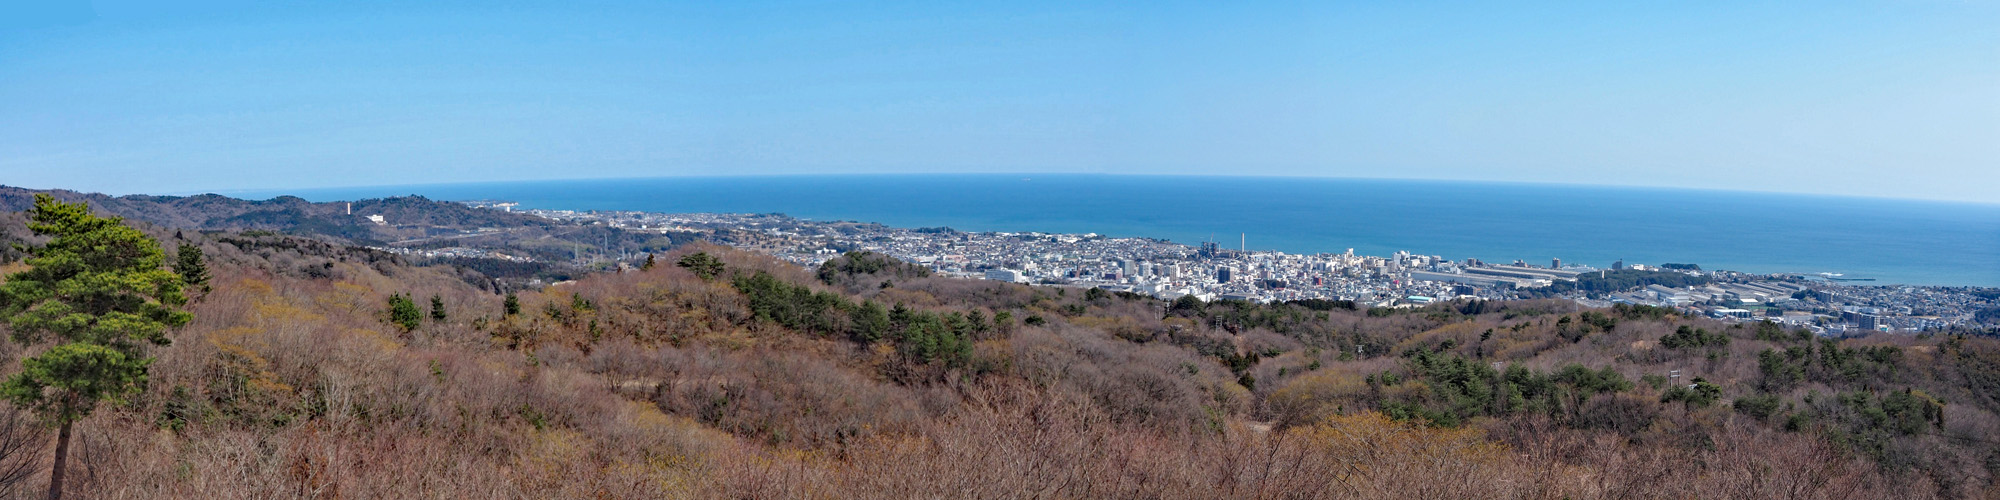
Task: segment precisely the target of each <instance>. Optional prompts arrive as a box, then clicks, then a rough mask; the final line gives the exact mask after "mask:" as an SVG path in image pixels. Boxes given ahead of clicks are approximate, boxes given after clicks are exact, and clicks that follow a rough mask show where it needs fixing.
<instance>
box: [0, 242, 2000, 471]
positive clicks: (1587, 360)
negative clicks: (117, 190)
mask: <svg viewBox="0 0 2000 500" xmlns="http://www.w3.org/2000/svg"><path fill="white" fill-rule="evenodd" d="M13 217H15V218H11V219H4V220H0V222H4V223H6V224H20V222H21V219H19V218H18V214H16V215H14V216H13ZM147 231H148V233H149V234H151V235H153V236H154V237H155V238H159V239H161V240H162V241H164V242H166V243H167V245H166V246H167V248H169V249H170V250H171V249H175V248H179V245H180V244H181V243H185V244H187V245H189V246H190V247H191V248H199V249H201V251H202V253H203V254H204V262H206V264H207V265H206V268H207V269H206V271H207V274H208V275H209V276H210V278H209V280H208V291H206V292H201V293H191V301H190V302H189V303H188V305H187V306H186V310H187V311H188V312H189V313H191V314H192V320H191V321H190V322H188V323H187V324H186V325H185V326H183V327H179V328H176V329H173V330H172V331H170V332H169V333H168V337H169V338H170V339H171V340H172V343H171V345H168V346H165V347H160V348H156V349H154V350H153V353H154V355H156V356H157V360H156V361H155V362H153V363H152V365H151V367H150V375H149V377H148V380H147V382H146V386H145V389H144V391H143V392H141V393H139V394H137V395H134V396H133V397H130V398H128V399H127V400H126V401H124V402H122V403H118V404H107V405H104V406H102V407H100V408H99V409H98V411H97V413H96V414H94V415H93V416H91V417H90V418H88V419H85V420H82V421H80V422H78V423H77V424H76V425H77V428H78V434H77V438H76V439H77V442H76V443H75V444H73V449H72V456H71V459H70V463H71V464H72V465H71V469H69V470H70V476H69V478H70V479H69V481H70V484H72V486H71V489H70V491H71V492H72V494H73V495H74V496H76V497H79V498H161V497H193V496H203V497H222V498H335V497H340V498H375V497H398V498H401V497H412V496H420V497H454V498H464V497H477V498H490V497H541V498H575V497H610V498H657V497H668V498H799V497H814V498H822V497H824V498H959V497H981V498H990V497H1050V498H1133V497H1141V498H1563V497H1567V498H1690V497H1700V498H1744V497H1759V498H1763V497H1787V498H1889V497H1896V498H1930V497H1943V498H1987V497H1991V496H1993V495H1995V494H2000V483H1996V481H1995V477H1996V476H2000V445H1996V444H1995V443H1994V442H1993V440H1992V438H1991V436H1995V435H2000V419H1997V418H1996V417H1995V414H1996V412H2000V396H1996V395H2000V342H1996V341H1995V340H1994V339H1992V338H1986V337H1980V336H1971V335H1936V336H1924V337H1917V336H1906V335H1879V336H1873V337H1866V338H1859V339H1846V340H1831V339H1818V338H1814V337H1812V336H1811V335H1808V334H1802V333H1800V332H1796V331H1789V330H1785V329H1782V328H1777V327H1775V326H1773V325H1766V324H1725V323H1720V322H1716V321H1712V320H1707V319H1701V318H1688V317H1682V316H1679V315H1676V314H1674V313H1673V312H1672V311H1671V310H1666V309H1656V308H1647V307H1625V306H1620V307H1617V308H1611V309H1597V310H1592V309H1583V308H1580V307H1579V306H1577V305H1576V304H1574V303H1572V302H1567V301H1557V300H1542V301H1514V302H1456V303H1445V304H1436V305H1431V306H1427V307H1421V308H1409V309H1366V308H1360V307H1356V306H1355V305H1353V304H1345V303H1333V302H1327V303H1301V304H1253V303H1246V302H1213V303H1204V302H1201V301H1198V300H1183V301H1176V302H1172V303H1169V302H1164V301H1159V300H1155V299H1151V298H1146V297H1142V296H1137V295H1133V294H1126V293H1111V292H1105V291H1103V290H1097V289H1078V288H1063V287H1031V286H1025V285H1016V284H1009V283H1000V282H993V281H976V280H962V279H952V278H942V277H934V276H929V275H928V274H927V273H924V272H921V270H920V269H917V268H912V267H909V266H906V265H904V264H901V263H898V262H895V261H893V260H890V259H886V258H884V257H882V256H879V255H869V254H853V255H849V256H846V257H843V258H842V259H840V260H838V261H837V263H836V265H833V266H828V267H825V268H821V269H816V270H814V269H802V268H799V267H795V266H791V265H788V264H784V263H782V262H778V261H776V260H773V259H770V258H768V257H764V256H761V255H756V254H749V253H743V252H737V251H733V250H730V249H726V248H721V247H713V246H703V245H693V246H688V247H684V248H679V249H677V250H674V251H673V252H672V253H668V254H663V255H660V256H659V257H658V258H657V259H656V264H655V265H651V266H644V267H645V269H643V270H633V271H625V272H610V271H606V272H597V273H590V274H587V275H579V276H578V279H577V280H576V281H574V282H573V283H569V284H565V285H561V286H550V287H546V288H540V289H527V290H517V289H512V288H496V287H491V286H480V285H478V282H479V280H476V279H472V280H468V279H466V276H465V275H464V273H465V272H466V270H465V269H464V268H462V267H453V266H448V265H433V266H419V265H414V264H413V263H411V262H409V261H406V260H403V259H401V258H399V257H398V256H394V255H388V254H383V253H381V252H376V251H371V250H366V249H362V248H357V247H352V246H348V245H345V244H340V243H332V242H327V241H322V240H317V239H314V238H309V237H304V236H297V235H270V234H257V233H252V234H244V233H242V232H240V231H234V230H223V231H214V232H192V231H189V232H182V233H181V235H180V236H179V239H178V240H176V239H175V235H174V233H175V231H173V230H171V229H168V228H166V227H151V228H148V229H147ZM0 235H9V236H8V237H10V238H16V239H17V240H18V241H16V242H20V243H27V244H35V243H37V241H36V240H35V239H34V238H33V237H31V236H24V235H26V232H25V231H22V230H20V228H18V227H16V228H0ZM167 260H168V261H169V262H173V261H175V259H174V258H169V259H167ZM635 264H636V262H635ZM22 266H23V264H22V263H20V262H19V261H17V260H14V259H12V258H10V259H8V263H7V264H4V265H0V271H4V272H7V273H12V272H15V271H19V270H21V269H22ZM38 349H39V348H38V347H35V346H29V347H21V346H16V345H14V344H11V343H10V344H7V347H5V348H0V358H4V359H5V363H6V364H5V365H0V373H7V374H11V373H15V372H16V371H18V370H20V367H19V365H18V360H19V359H21V358H22V357H24V356H25V355H30V354H32V353H34V352H37V351H38ZM50 434H51V432H50V431H49V430H47V428H46V427H44V426H42V425H41V424H40V420H39V419H38V418H37V416H36V415H35V414H32V413H28V412H25V411H22V410H20V409H17V408H14V407H12V406H4V407H0V494H4V496H9V497H12V496H23V495H26V494H29V493H30V492H35V491H39V488H42V487H43V485H45V484H46V481H47V475H48V474H47V471H48V467H49V464H48V456H49V455H50V453H49V451H48V450H49V449H50V447H51V446H52V445H51V444H50V442H51V437H50ZM8 471H14V472H11V473H10V472H8Z"/></svg>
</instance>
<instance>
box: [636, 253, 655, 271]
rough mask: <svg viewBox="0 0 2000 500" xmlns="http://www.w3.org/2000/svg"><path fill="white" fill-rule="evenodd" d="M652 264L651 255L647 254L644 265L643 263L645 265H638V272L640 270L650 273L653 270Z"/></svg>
mask: <svg viewBox="0 0 2000 500" xmlns="http://www.w3.org/2000/svg"><path fill="white" fill-rule="evenodd" d="M653 264H654V262H653V254H650V253H649V254H646V263H645V264H640V265H639V270H640V271H651V270H653Z"/></svg>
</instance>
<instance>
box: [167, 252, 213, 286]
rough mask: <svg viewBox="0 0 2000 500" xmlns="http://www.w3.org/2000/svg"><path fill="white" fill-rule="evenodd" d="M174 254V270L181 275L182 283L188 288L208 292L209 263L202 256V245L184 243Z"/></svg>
mask: <svg viewBox="0 0 2000 500" xmlns="http://www.w3.org/2000/svg"><path fill="white" fill-rule="evenodd" d="M174 254H175V257H176V260H175V262H174V272H175V273H177V274H180V275H181V283H182V284H185V285H187V288H188V289H191V290H200V291H201V293H208V263H207V262H205V259H204V257H203V256H202V253H201V247H199V246H195V245H190V244H187V243H182V244H181V246H180V249H178V250H177V251H175V252H174Z"/></svg>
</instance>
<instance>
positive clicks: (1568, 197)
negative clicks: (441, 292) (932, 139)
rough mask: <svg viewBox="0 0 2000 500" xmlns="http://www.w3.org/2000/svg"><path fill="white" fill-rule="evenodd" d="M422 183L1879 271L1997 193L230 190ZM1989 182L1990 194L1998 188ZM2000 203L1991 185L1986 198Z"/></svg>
mask: <svg viewBox="0 0 2000 500" xmlns="http://www.w3.org/2000/svg"><path fill="white" fill-rule="evenodd" d="M231 194H233V195H235V196H250V197H256V198H268V197H270V196H275V195H278V194H292V195H297V196H300V197H303V198H306V199H309V200H313V201H334V200H352V199H359V198H372V197H383V196H395V195H408V194H419V195H423V196H426V197H430V198H432V199H440V200H472V199H501V200H511V201H516V202H519V203H520V204H521V205H522V207H524V208H551V209H574V210H592V209H596V210H642V211H649V212H754V213H770V212H781V213H785V214H789V215H792V216H795V217H801V218H807V219H815V220H855V221H867V222H881V223H884V224H889V225H892V226H900V227H930V226H951V227H953V228H957V229H960V230H971V231H1046V232H1064V233H1087V232H1095V233H1100V234H1106V235H1111V236H1143V237H1154V238H1166V239H1170V240H1173V241H1176V242H1180V243H1186V244H1190V245H1193V244H1196V243H1198V242H1201V241H1204V240H1207V239H1209V238H1214V239H1215V240H1216V241H1218V242H1221V243H1222V244H1223V245H1224V246H1226V247H1235V246H1237V245H1238V238H1239V234H1241V235H1247V239H1248V246H1249V247H1250V248H1251V249H1253V250H1282V251H1285V252H1293V253H1316V252H1343V251H1346V250H1347V249H1348V248H1353V249H1354V251H1355V252H1356V253H1360V254H1364V255H1388V254H1390V253H1394V252H1395V251H1397V250H1407V251H1410V252H1411V253H1416V254H1425V255H1442V256H1445V257H1446V258H1450V259H1464V258H1466V257H1474V258H1478V259H1481V260H1484V261H1487V262H1502V263H1504V262H1513V261H1514V260H1515V259H1521V260H1526V261H1528V262H1531V263H1536V264H1539V265H1547V263H1548V262H1549V259H1550V258H1561V259H1562V260H1563V262H1564V263H1576V264H1587V265H1591V266H1597V267H1608V266H1610V264H1611V263H1612V261H1615V260H1619V259H1624V260H1625V261H1626V262H1627V263H1635V264H1660V263H1666V262H1684V263H1697V264H1700V265H1701V266H1702V267H1703V268H1704V269H1730V270H1737V271H1746V272H1759V273H1768V272H1797V273H1819V272H1834V273H1844V274H1845V275H1846V276H1847V277H1849V278H1874V279H1876V280H1877V281H1875V282H1873V283H1868V282H1860V283H1856V284H1893V283H1905V284H1925V285H1978V286H2000V204H1970V203H1943V202H1925V201H1909V200H1889V199H1875V198H1845V197H1830V196H1807V195H1787V194H1768V193H1745V192H1731V191H1701V190H1682V189H1650V188H1625V187H1598V186H1571V185H1541V184H1509V183H1475V182H1438V181H1407V180H1362V179H1329V178H1274V177H1189V176H1126V175H1066V174H1064V175H1049V174H1015V175H1000V174H982V175H838V176H774V177H694V178H657V179H616V180H576V181H535V182H497V183H471V184H439V185H414V186H385V187H364V188H339V189H317V190H303V191H290V192H283V193H279V192H255V193H231ZM1996 197H2000V194H1996ZM1996 201H2000V200H1996Z"/></svg>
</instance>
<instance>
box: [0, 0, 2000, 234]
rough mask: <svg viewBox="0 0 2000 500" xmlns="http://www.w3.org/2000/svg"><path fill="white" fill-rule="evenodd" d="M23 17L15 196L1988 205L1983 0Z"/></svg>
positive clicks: (111, 4)
mask: <svg viewBox="0 0 2000 500" xmlns="http://www.w3.org/2000/svg"><path fill="white" fill-rule="evenodd" d="M8 1H9V2H10V3H0V184H9V185H23V186H29V187H66V188H73V189H83V190H93V191H105V192H112V193H135V192H144V193H185V192H196V191H230V190H253V189H284V188H313V187H330V186H353V185H393V184H416V183H435V182H464V181H491V180H527V179H547V178H587V177H653V176H678V175H737V174H789V173H887V172H940V173H956V172H1097V173H1119V174H1229V175H1235V174H1242V175H1299V176H1334V177H1391V178H1424V179H1460V180H1505V181H1524V182H1558V183H1582V184H1619V185H1646V186H1664V187H1694V188H1718V189H1747V190H1765V191H1785V192H1802V193H1818V194H1842V195H1862V196H1888V197H1906V198H1925V199H1937V200H1959V201H1980V202H1989V203H1991V202H2000V190H1996V187H2000V4H1996V3H1995V2H1990V1H1925V0H1903V1H1881V2H1787V3H1766V2H1573V3H1569V2H1538V3H1534V4H1533V5H1507V4H1505V3H1499V2H1495V3H1416V2H1333V1H1315V2H1187V3H1170V2H1144V3H1139V2H1134V3H1115V4H1114V3H1091V2H1026V1H1014V2H992V3H962V4H960V3H954V2H908V3H901V4H896V3H887V2H873V3H832V2H796V3H754V4H753V3H748V2H691V3H684V4H656V3H646V4H626V3H620V2H595V1H573V2H561V3H550V4H526V3H510V2H490V1H489V2H447V3H430V4H419V5H403V2H325V1H286V0H277V1H263V2H220V3H192V4H181V3H180V2H128V1H99V2H88V3H70V4H64V3H62V2H53V3H51V2H12V1H11V0H8ZM168 3H174V4H177V5H171V6H167V5H163V4H168ZM1217 4H1226V5H1217ZM1383 4H1393V5H1383Z"/></svg>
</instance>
